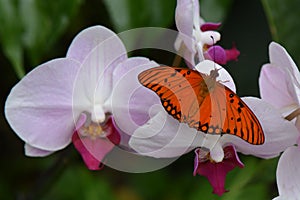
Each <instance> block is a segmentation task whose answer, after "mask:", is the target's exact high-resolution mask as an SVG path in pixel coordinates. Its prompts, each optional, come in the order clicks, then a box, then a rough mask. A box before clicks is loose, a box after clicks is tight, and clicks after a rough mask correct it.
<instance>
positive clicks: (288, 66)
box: [269, 42, 300, 96]
mask: <svg viewBox="0 0 300 200" xmlns="http://www.w3.org/2000/svg"><path fill="white" fill-rule="evenodd" d="M269 54H270V55H269V56H270V63H271V64H272V65H274V66H276V67H279V68H281V69H282V70H284V71H286V72H288V74H289V76H290V77H292V81H293V83H294V84H295V85H297V86H298V90H299V87H300V73H299V70H298V67H297V65H296V64H295V62H294V61H293V59H292V58H291V57H290V55H289V54H288V52H287V51H286V50H285V49H284V48H283V47H282V46H281V45H279V44H278V43H276V42H271V44H270V45H269ZM299 95H300V92H299V93H298V96H299Z"/></svg>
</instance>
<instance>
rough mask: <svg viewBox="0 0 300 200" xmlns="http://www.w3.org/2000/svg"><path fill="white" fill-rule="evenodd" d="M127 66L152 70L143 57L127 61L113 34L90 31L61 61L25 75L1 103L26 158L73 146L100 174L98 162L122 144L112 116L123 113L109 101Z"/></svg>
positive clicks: (79, 37)
mask: <svg viewBox="0 0 300 200" xmlns="http://www.w3.org/2000/svg"><path fill="white" fill-rule="evenodd" d="M128 63H131V64H134V65H133V66H139V65H145V64H146V65H149V64H150V65H154V66H156V65H157V64H155V63H154V62H151V61H149V60H148V59H146V58H127V55H126V49H125V47H124V45H123V43H122V42H121V40H120V39H119V38H118V36H117V35H116V34H115V33H113V32H112V31H111V30H109V29H107V28H105V27H103V26H94V27H90V28H87V29H85V30H83V31H82V32H80V33H79V34H78V35H77V36H76V37H75V39H74V40H73V41H72V43H71V45H70V47H69V49H68V52H67V56H66V57H65V58H57V59H53V60H50V61H48V62H46V63H43V64H41V65H39V66H37V67H36V68H35V69H33V70H32V71H31V72H29V73H28V74H27V75H26V76H25V77H24V78H23V79H22V80H21V81H20V82H19V83H17V84H16V85H15V86H14V88H13V89H12V90H11V92H10V94H9V96H8V98H7V100H6V104H5V116H6V119H7V121H8V122H9V124H10V126H11V128H12V129H13V130H14V131H15V133H16V134H17V135H18V136H19V137H20V138H21V139H22V140H23V141H24V142H25V154H26V155H27V156H47V155H49V154H51V153H53V152H55V151H58V150H61V149H63V148H65V147H66V146H67V145H68V144H69V143H70V142H71V141H72V142H73V144H74V146H75V148H76V149H77V150H78V152H79V153H80V154H81V156H82V158H83V160H84V162H85V164H86V166H87V167H88V168H89V169H91V170H98V169H101V167H102V166H103V165H102V164H101V161H102V160H103V159H104V157H105V156H106V154H107V153H108V152H110V151H111V150H112V149H113V148H114V146H115V145H118V144H119V143H120V140H121V136H120V133H119V131H118V130H117V127H116V126H115V119H114V118H115V117H122V116H121V115H120V116H119V115H118V116H116V115H115V114H114V113H120V112H117V111H118V109H124V108H122V106H118V107H117V106H115V107H113V106H112V99H111V96H112V91H113V82H114V81H115V80H117V79H118V78H119V76H118V73H117V72H115V71H116V69H117V68H118V67H122V66H123V65H127V64H128ZM113 95H114V98H120V99H121V98H123V97H122V94H121V93H116V92H114V94H113ZM140 107H142V106H140ZM132 112H133V114H134V112H137V113H138V112H140V110H139V109H138V108H137V109H135V110H134V111H132Z"/></svg>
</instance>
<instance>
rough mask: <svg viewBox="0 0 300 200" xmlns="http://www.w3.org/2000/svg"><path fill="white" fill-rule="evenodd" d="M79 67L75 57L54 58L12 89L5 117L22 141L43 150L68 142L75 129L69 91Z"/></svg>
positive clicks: (60, 146)
mask: <svg viewBox="0 0 300 200" xmlns="http://www.w3.org/2000/svg"><path fill="white" fill-rule="evenodd" d="M78 69H79V63H78V62H77V61H75V60H72V59H65V58H64V59H55V60H52V61H49V62H47V63H44V64H42V65H40V66H38V67H37V68H35V69H34V70H32V71H31V72H30V73H28V74H27V75H26V76H25V77H24V78H23V79H22V80H21V81H20V82H19V83H18V84H17V85H16V86H15V87H14V88H13V89H12V90H11V92H10V94H9V96H8V98H7V100H6V104H5V115H6V119H7V121H8V122H9V124H10V126H11V127H12V129H13V130H14V131H15V132H16V134H17V135H18V136H19V137H20V138H21V139H22V140H24V141H25V143H27V144H29V145H31V146H33V147H35V148H38V149H43V150H46V151H56V150H59V149H62V148H64V147H66V146H67V145H68V144H69V143H70V141H71V137H72V134H73V131H74V128H75V125H74V120H73V114H72V92H73V84H74V80H75V77H76V74H77V71H78ZM75 117H76V116H75ZM77 117H78V116H77ZM76 120H77V119H76Z"/></svg>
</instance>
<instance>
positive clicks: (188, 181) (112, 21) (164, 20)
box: [0, 0, 300, 200]
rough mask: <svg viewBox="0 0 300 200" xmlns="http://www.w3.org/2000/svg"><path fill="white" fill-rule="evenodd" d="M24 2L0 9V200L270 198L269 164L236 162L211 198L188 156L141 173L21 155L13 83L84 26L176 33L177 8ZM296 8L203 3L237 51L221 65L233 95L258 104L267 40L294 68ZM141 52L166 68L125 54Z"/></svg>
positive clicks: (61, 49)
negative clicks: (11, 112)
mask: <svg viewBox="0 0 300 200" xmlns="http://www.w3.org/2000/svg"><path fill="white" fill-rule="evenodd" d="M24 2H25V1H21V0H19V1H18V0H12V1H5V0H0V23H1V24H2V27H0V42H1V49H0V66H1V68H0V70H1V79H0V84H1V90H0V92H1V105H2V106H1V111H2V112H1V113H2V115H1V118H0V131H1V133H0V134H1V139H0V150H1V151H0V156H1V165H0V177H1V178H0V199H70V198H73V199H118V200H127V199H128V200H129V199H130V200H144V199H165V200H169V199H170V200H171V199H172V200H173V199H175V200H176V199H178V200H179V199H186V200H187V199H189V200H190V199H191V200H193V199H195V200H196V199H197V200H199V199H249V200H250V199H271V198H272V197H275V196H277V188H276V180H275V170H276V164H277V159H272V160H261V159H258V158H254V157H250V156H243V155H241V160H242V161H243V162H244V164H245V168H244V169H235V170H233V171H232V172H230V173H229V174H228V178H227V181H226V189H229V190H230V192H229V193H226V194H224V195H223V196H222V197H218V196H217V195H213V194H211V192H212V188H211V187H210V185H209V184H208V181H207V180H206V178H205V177H200V176H196V177H193V176H192V172H193V160H194V154H193V152H191V153H189V154H187V155H184V156H182V157H181V158H180V159H178V160H177V161H176V162H174V163H173V164H171V165H170V166H168V167H166V168H164V169H161V170H158V171H156V172H150V173H145V174H129V173H124V172H120V171H116V170H113V169H110V168H108V167H105V168H104V169H103V170H102V171H97V172H94V171H89V170H88V169H86V167H85V166H84V163H83V162H82V161H81V158H80V156H79V154H78V153H77V152H76V151H75V149H74V148H73V146H72V145H70V146H69V147H68V148H67V149H65V150H62V151H61V152H57V153H55V154H53V155H51V156H49V157H45V158H30V157H26V156H24V151H23V142H22V141H21V140H20V139H19V138H18V137H17V136H16V134H15V133H14V132H13V131H12V130H11V129H10V127H9V125H8V124H7V122H6V120H5V118H4V115H3V106H4V103H5V99H6V97H7V95H8V93H9V91H10V89H11V88H12V87H13V86H14V85H15V84H16V83H17V82H18V80H19V79H18V77H22V74H24V73H26V72H28V71H30V70H31V69H32V68H33V67H34V66H37V65H39V64H41V63H43V62H45V61H48V60H51V59H53V58H57V57H64V56H65V54H66V52H67V49H68V46H69V44H70V43H71V41H72V39H73V38H74V36H75V35H76V34H77V33H78V32H80V31H81V30H83V29H84V28H86V27H89V26H91V25H97V24H100V25H104V26H106V27H108V28H111V29H112V30H114V31H115V32H120V31H123V30H128V29H131V28H136V27H146V26H157V27H164V28H171V29H174V30H176V26H175V21H174V10H175V6H176V1H175V0H167V1H164V0H153V1H152V0H141V1H139V0H103V1H97V0H89V1H88V0H85V1H84V0H76V1H72V0H67V1H32V2H33V3H32V4H30V5H27V4H26V3H24ZM28 2H29V1H28ZM299 5H300V3H299V1H298V0H288V1H284V2H283V1H279V0H273V1H272V0H269V1H268V0H262V1H258V0H251V1H243V0H235V1H233V0H226V1H221V0H203V1H201V12H202V13H203V17H204V18H205V20H206V21H209V20H212V21H214V22H219V21H222V27H221V29H220V32H221V34H222V40H221V41H220V44H221V45H222V46H223V47H225V48H230V47H231V45H232V43H233V42H234V43H235V44H236V46H237V48H238V49H239V50H240V52H241V54H240V56H239V60H238V62H229V63H228V65H226V66H225V68H226V69H227V70H228V71H229V72H230V73H231V75H232V77H233V78H234V80H235V82H236V86H237V93H238V94H239V95H240V96H259V89H258V77H259V71H260V68H261V66H262V64H264V63H267V62H268V45H269V43H270V41H272V40H276V41H278V42H280V43H281V44H284V45H285V47H286V48H287V49H288V50H289V51H290V53H291V55H292V56H294V58H295V60H296V62H298V61H299V58H300V57H299V55H300V51H299V49H300V45H299V43H298V41H299V40H300V36H299V34H297V33H298V32H297V29H299V26H298V25H297V23H299V16H298V15H299V12H298V11H297V10H296V11H295V10H294V9H295V8H299ZM4 11H5V12H4ZM270 30H272V31H270ZM271 33H272V34H271ZM139 53H140V54H143V55H145V56H149V57H151V58H153V59H157V60H158V61H159V62H160V63H165V64H171V63H172V60H173V57H174V55H170V54H167V56H165V55H162V53H161V52H155V51H145V52H138V51H137V52H133V55H139ZM147 54H148V55H147ZM16 72H17V73H16ZM24 120H26V119H24ZM122 162H123V161H122Z"/></svg>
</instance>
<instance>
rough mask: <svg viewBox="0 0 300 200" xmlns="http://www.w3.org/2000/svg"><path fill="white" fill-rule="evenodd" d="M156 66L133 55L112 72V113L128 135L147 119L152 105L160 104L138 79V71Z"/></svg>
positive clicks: (118, 124) (155, 96) (154, 95)
mask: <svg viewBox="0 0 300 200" xmlns="http://www.w3.org/2000/svg"><path fill="white" fill-rule="evenodd" d="M157 66H158V64H157V63H155V62H153V61H150V60H149V59H146V58H143V57H135V58H129V59H127V60H126V61H125V62H122V63H120V64H119V65H118V67H117V68H116V70H115V71H114V73H113V78H114V86H113V91H112V95H111V106H112V113H113V115H114V119H115V122H116V124H117V126H118V127H119V128H120V129H121V130H122V131H123V132H124V133H126V134H128V135H132V133H133V132H134V131H135V130H136V129H137V128H138V127H139V126H141V125H143V124H145V123H146V122H147V121H148V120H149V118H150V116H149V114H150V111H151V108H152V107H154V106H155V105H160V104H161V102H160V100H159V98H158V96H157V95H156V94H155V93H154V92H152V91H151V90H149V89H148V88H146V87H144V86H143V85H142V84H141V83H140V82H139V80H138V75H139V73H141V72H142V71H144V70H146V69H149V68H152V67H157Z"/></svg>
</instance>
